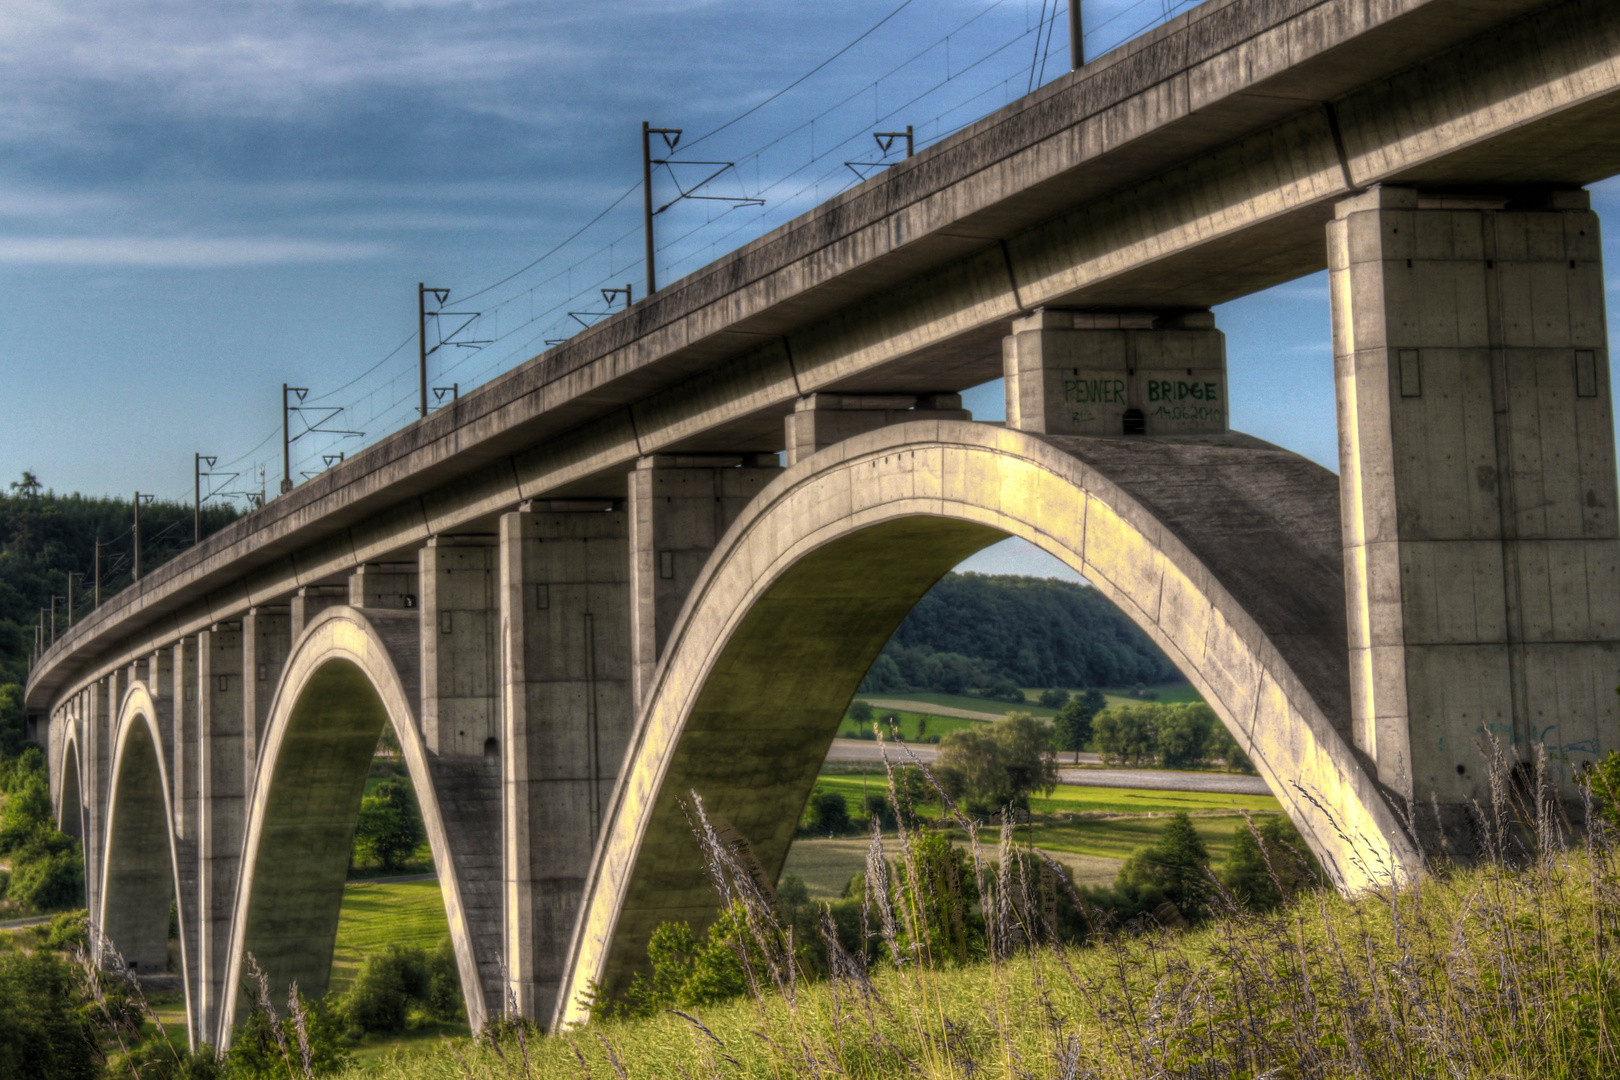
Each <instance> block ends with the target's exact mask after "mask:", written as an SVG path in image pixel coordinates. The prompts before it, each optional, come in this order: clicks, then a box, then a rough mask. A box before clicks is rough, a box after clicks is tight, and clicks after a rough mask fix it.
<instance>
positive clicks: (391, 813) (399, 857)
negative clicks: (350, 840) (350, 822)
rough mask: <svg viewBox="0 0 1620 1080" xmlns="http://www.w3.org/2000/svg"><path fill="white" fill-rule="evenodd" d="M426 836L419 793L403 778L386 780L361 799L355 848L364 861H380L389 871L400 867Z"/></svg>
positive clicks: (355, 834)
mask: <svg viewBox="0 0 1620 1080" xmlns="http://www.w3.org/2000/svg"><path fill="white" fill-rule="evenodd" d="M426 838H427V832H426V830H425V829H423V827H422V815H421V813H420V812H418V810H417V809H416V796H415V795H414V794H413V793H412V792H411V788H410V785H409V784H407V783H405V782H404V781H403V780H395V779H388V780H384V781H382V782H381V783H380V784H378V785H377V786H376V787H375V788H373V789H372V790H371V794H370V795H367V796H366V797H365V798H364V799H362V800H361V801H360V820H359V822H358V824H357V825H356V826H355V832H354V847H355V853H356V855H357V856H358V857H359V858H361V859H363V860H364V861H367V862H376V863H380V864H381V865H382V867H383V869H385V870H393V869H396V868H397V867H399V866H400V864H402V863H404V862H405V861H407V860H408V859H409V858H410V857H411V855H412V854H414V853H415V852H416V849H417V848H418V847H420V846H421V845H422V841H423V840H424V839H426Z"/></svg>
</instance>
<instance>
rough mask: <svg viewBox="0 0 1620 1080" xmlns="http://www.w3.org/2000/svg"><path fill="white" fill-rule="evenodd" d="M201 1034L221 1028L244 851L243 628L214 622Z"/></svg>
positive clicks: (202, 686) (201, 705) (201, 888)
mask: <svg viewBox="0 0 1620 1080" xmlns="http://www.w3.org/2000/svg"><path fill="white" fill-rule="evenodd" d="M197 703H198V713H197V734H198V739H197V744H198V763H199V766H200V769H199V772H200V776H199V779H200V781H201V783H200V788H199V791H198V835H197V866H198V876H197V940H198V950H197V957H198V964H197V984H198V990H199V991H200V993H199V994H198V995H197V997H195V998H193V999H192V1000H193V1001H194V1002H195V1003H196V1012H197V1024H198V1029H199V1030H200V1031H202V1032H204V1033H212V1032H213V1031H214V1029H215V1027H216V1026H217V1024H218V1019H219V1016H220V1010H221V1005H222V1002H223V995H224V993H225V991H226V988H225V985H224V981H225V969H226V966H227V964H229V962H230V958H229V951H230V936H231V915H232V912H233V909H234V903H235V899H236V876H237V872H238V870H239V867H238V860H239V859H240V857H241V850H242V822H243V802H244V799H243V782H244V777H243V773H242V765H243V762H244V760H245V757H244V754H243V750H242V705H243V695H242V628H241V624H239V623H216V624H215V625H214V626H213V627H211V628H210V629H208V630H204V631H203V632H202V633H200V634H198V635H197Z"/></svg>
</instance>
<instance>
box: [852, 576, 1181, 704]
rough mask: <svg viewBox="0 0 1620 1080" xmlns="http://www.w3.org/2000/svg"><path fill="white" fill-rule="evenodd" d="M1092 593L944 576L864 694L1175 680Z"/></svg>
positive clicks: (1143, 640) (1046, 583)
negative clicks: (909, 690) (891, 691)
mask: <svg viewBox="0 0 1620 1080" xmlns="http://www.w3.org/2000/svg"><path fill="white" fill-rule="evenodd" d="M1180 678H1181V675H1180V673H1179V672H1177V671H1176V669H1175V667H1174V665H1172V664H1171V663H1170V661H1169V660H1168V659H1166V658H1165V655H1164V654H1163V653H1161V652H1160V651H1159V650H1158V648H1157V647H1156V646H1155V645H1154V644H1153V642H1151V641H1149V640H1148V637H1147V635H1146V634H1144V633H1142V631H1140V630H1138V629H1137V628H1136V626H1135V625H1134V624H1133V623H1132V622H1131V621H1130V620H1129V619H1127V618H1126V617H1125V616H1124V615H1123V614H1121V613H1120V611H1119V609H1118V608H1116V607H1114V605H1113V604H1111V603H1109V602H1108V601H1107V600H1105V599H1104V598H1103V596H1102V594H1100V593H1099V592H1097V590H1096V589H1093V588H1091V587H1090V586H1086V585H1078V584H1075V583H1073V582H1068V581H1055V580H1053V579H1051V578H1035V577H1014V576H1010V575H987V574H947V575H945V577H944V578H943V579H941V580H940V582H939V584H937V585H935V586H934V587H933V588H932V589H930V590H929V591H928V594H927V595H926V596H924V597H923V598H922V601H921V602H920V603H918V605H917V606H916V607H915V608H914V609H912V612H911V614H910V615H908V616H906V621H905V622H903V623H901V624H900V629H899V630H896V631H895V634H894V637H892V638H891V639H889V643H888V645H886V646H884V649H883V652H882V653H881V654H880V655H879V656H878V658H877V662H876V663H874V664H873V665H872V670H871V671H869V672H868V673H867V676H866V680H865V681H864V682H863V683H862V684H861V689H862V690H863V691H866V692H869V693H880V692H882V691H885V690H906V689H911V690H937V691H942V692H944V693H948V694H959V693H962V692H963V691H965V690H982V691H989V692H990V693H992V694H999V692H1000V691H1001V690H1002V689H1005V688H1006V687H1009V686H1011V687H1023V686H1039V687H1053V686H1055V687H1064V688H1066V689H1082V688H1086V687H1092V686H1133V685H1135V684H1136V683H1162V682H1172V681H1176V680H1179V679H1180Z"/></svg>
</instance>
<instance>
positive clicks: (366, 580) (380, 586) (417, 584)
mask: <svg viewBox="0 0 1620 1080" xmlns="http://www.w3.org/2000/svg"><path fill="white" fill-rule="evenodd" d="M421 591H422V590H421V579H420V576H419V574H418V570H417V564H416V563H367V564H365V565H363V566H357V567H355V570H354V573H352V574H350V575H349V600H348V603H349V606H350V607H356V608H360V609H361V610H362V611H364V610H366V609H368V608H369V609H371V610H376V609H378V608H383V609H386V610H392V611H399V610H404V609H407V608H414V607H417V606H418V599H419V596H420V593H421Z"/></svg>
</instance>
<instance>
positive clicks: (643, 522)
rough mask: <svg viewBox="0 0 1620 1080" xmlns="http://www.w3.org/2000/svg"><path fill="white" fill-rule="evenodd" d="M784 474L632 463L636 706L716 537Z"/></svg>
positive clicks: (758, 468)
mask: <svg viewBox="0 0 1620 1080" xmlns="http://www.w3.org/2000/svg"><path fill="white" fill-rule="evenodd" d="M794 415H795V417H797V416H802V415H806V414H803V413H796V414H794ZM810 415H815V414H810ZM791 423H792V418H790V420H789V424H790V426H791ZM781 471H782V469H781V467H780V466H778V465H777V463H776V455H775V454H732V455H718V454H696V455H688V454H658V455H655V456H652V457H644V458H642V459H641V460H640V461H639V462H637V463H636V469H635V471H634V472H632V473H631V474H630V477H629V482H630V498H629V514H630V517H629V523H630V561H631V567H630V609H631V614H630V650H631V655H632V664H633V665H634V672H635V687H634V700H635V701H636V702H637V703H638V704H639V703H640V702H641V700H642V698H643V696H644V695H645V694H646V691H647V684H648V682H649V681H650V680H651V678H652V673H653V669H654V668H656V667H657V666H658V658H659V657H660V656H661V655H663V651H664V644H665V643H666V642H667V641H668V640H669V632H670V628H671V627H673V626H674V625H675V619H676V616H678V615H679V614H680V613H681V605H682V604H684V603H686V597H687V594H688V593H690V592H691V591H692V586H693V585H694V584H696V583H697V579H698V575H700V574H701V573H703V567H704V566H705V565H706V564H707V563H708V561H709V556H710V554H711V553H713V551H714V549H715V546H716V545H717V544H719V543H720V537H721V536H722V535H724V533H725V531H726V529H727V528H729V527H730V526H731V523H732V522H733V521H735V520H737V515H739V514H741V513H742V512H743V509H744V508H745V507H746V506H747V505H748V504H749V502H750V501H752V500H753V498H754V496H755V495H757V494H759V492H760V489H762V488H763V487H764V486H765V485H766V484H768V483H770V482H771V481H772V480H773V479H775V478H776V476H777V475H778V474H779V473H781Z"/></svg>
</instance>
